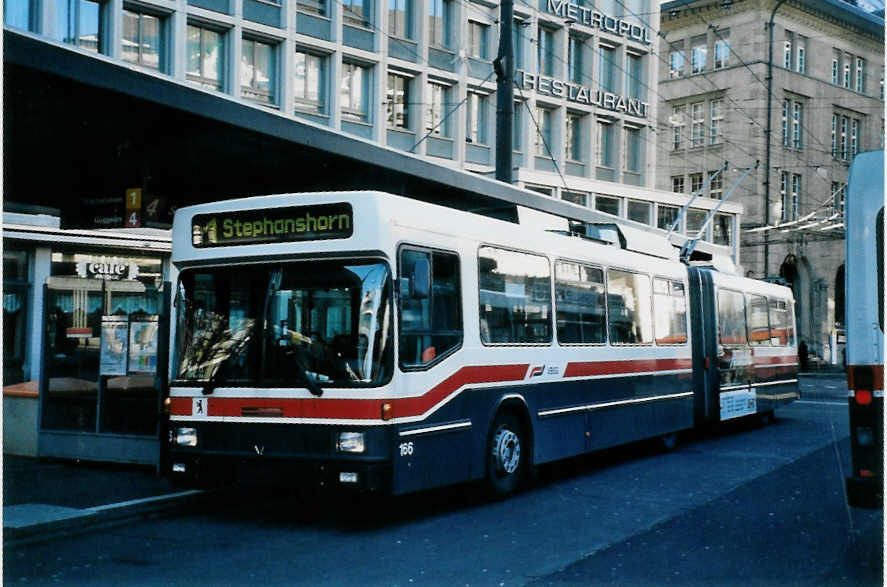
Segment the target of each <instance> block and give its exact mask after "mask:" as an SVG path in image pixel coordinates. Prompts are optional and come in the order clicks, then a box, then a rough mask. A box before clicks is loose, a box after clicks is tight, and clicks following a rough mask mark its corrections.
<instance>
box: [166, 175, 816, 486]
mask: <svg viewBox="0 0 887 587" xmlns="http://www.w3.org/2000/svg"><path fill="white" fill-rule="evenodd" d="M599 228H601V233H600V234H601V235H603V234H604V233H608V234H610V235H611V236H613V238H610V239H592V238H588V237H578V236H575V235H573V234H570V233H569V232H564V233H555V232H550V231H545V230H542V229H539V228H529V227H527V226H522V225H520V224H514V223H509V222H505V221H501V220H496V219H492V218H487V217H483V216H478V215H475V214H471V213H467V212H463V211H458V210H453V209H449V208H444V207H440V206H436V205H432V204H428V203H423V202H419V201H415V200H410V199H407V198H403V197H398V196H393V195H389V194H384V193H377V192H350V193H317V194H290V195H277V196H265V197H258V198H250V199H242V200H229V201H225V202H220V203H214V204H206V205H198V206H193V207H188V208H184V209H181V210H179V211H178V212H177V214H176V218H175V225H174V228H173V239H174V241H173V262H174V264H175V266H176V267H177V269H178V270H179V272H180V273H179V280H178V285H177V293H176V298H175V310H174V311H175V317H174V328H175V332H174V335H173V338H174V342H173V357H172V363H173V369H172V374H171V375H172V379H171V384H170V389H169V399H168V403H167V405H168V410H169V452H168V457H169V460H168V463H169V467H170V468H171V472H172V474H173V476H174V478H176V479H178V480H179V481H181V482H183V483H184V484H187V483H203V482H212V481H213V480H215V478H217V477H220V476H223V475H227V474H229V473H231V472H237V473H238V474H239V475H241V476H247V477H249V478H252V477H253V476H256V475H258V474H260V473H261V472H263V471H271V472H272V474H273V475H274V476H275V477H276V478H282V479H291V480H292V481H293V482H294V483H298V482H302V483H307V482H309V480H310V481H311V482H312V483H315V482H316V483H319V484H324V485H325V486H327V487H329V486H342V487H354V488H359V489H362V490H369V491H380V492H388V493H392V494H403V493H407V492H412V491H418V490H423V489H428V488H432V487H437V486H442V485H447V484H453V483H459V482H465V481H471V480H485V482H486V483H487V484H488V486H489V489H490V490H492V491H493V492H494V493H496V494H500V495H503V494H507V493H509V492H511V491H512V490H513V489H514V488H515V487H516V486H517V484H518V482H519V480H520V479H521V478H522V477H523V476H524V475H525V474H526V473H527V472H528V471H529V470H530V468H531V467H533V466H535V465H538V464H541V463H545V462H549V461H553V460H556V459H563V458H566V457H570V456H574V455H578V454H580V453H584V452H589V451H595V450H599V449H604V448H607V447H611V446H615V445H618V444H624V443H628V442H633V441H637V440H641V439H645V438H655V437H660V438H662V439H663V440H664V441H665V444H666V446H668V445H670V444H673V443H674V440H675V435H676V434H677V433H678V432H679V431H681V430H685V429H688V428H692V427H693V426H703V425H706V424H712V423H717V422H720V421H723V420H728V419H733V418H740V417H755V418H761V419H764V420H766V419H768V418H769V417H770V416H772V414H773V410H774V409H775V408H777V407H779V406H781V405H783V404H786V403H788V402H790V401H791V400H793V399H795V398H796V397H797V396H798V390H797V382H798V380H797V350H796V344H795V334H794V312H793V304H794V303H793V300H792V295H791V291H790V290H788V289H787V288H785V287H782V286H779V285H775V284H769V283H763V282H759V281H754V280H751V279H745V278H743V277H739V276H736V275H730V274H728V273H724V272H719V271H717V270H715V269H713V268H711V267H701V266H699V267H697V266H687V265H685V264H683V263H681V262H680V261H679V260H678V258H677V254H676V251H675V249H674V248H673V247H672V246H670V245H668V244H667V243H666V241H665V239H662V238H658V237H657V238H652V237H650V236H649V235H646V234H635V233H633V232H632V231H630V230H629V229H627V228H620V227H618V226H616V225H605V226H604V227H599ZM629 233H631V234H629Z"/></svg>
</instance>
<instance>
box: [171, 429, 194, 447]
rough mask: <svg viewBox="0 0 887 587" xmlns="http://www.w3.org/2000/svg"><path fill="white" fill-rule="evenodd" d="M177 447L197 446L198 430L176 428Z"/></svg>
mask: <svg viewBox="0 0 887 587" xmlns="http://www.w3.org/2000/svg"><path fill="white" fill-rule="evenodd" d="M175 444H176V446H197V429H196V428H176V433H175Z"/></svg>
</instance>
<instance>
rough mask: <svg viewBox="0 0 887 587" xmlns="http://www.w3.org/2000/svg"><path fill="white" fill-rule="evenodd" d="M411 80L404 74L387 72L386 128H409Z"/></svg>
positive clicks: (410, 125) (410, 126)
mask: <svg viewBox="0 0 887 587" xmlns="http://www.w3.org/2000/svg"><path fill="white" fill-rule="evenodd" d="M412 81H413V80H412V79H411V78H410V77H408V76H406V75H399V74H396V73H389V74H388V91H387V100H386V105H387V106H386V111H387V116H388V128H398V129H401V130H410V128H412V124H411V123H410V104H411V101H410V86H411V85H412V83H411V82H412Z"/></svg>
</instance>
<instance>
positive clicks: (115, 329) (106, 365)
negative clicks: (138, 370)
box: [99, 316, 129, 375]
mask: <svg viewBox="0 0 887 587" xmlns="http://www.w3.org/2000/svg"><path fill="white" fill-rule="evenodd" d="M128 343H129V321H128V320H127V319H125V318H124V319H122V320H121V319H120V318H118V317H116V316H111V317H104V318H102V342H101V344H102V346H101V358H100V365H99V371H100V373H101V374H102V375H126V357H127V350H128Z"/></svg>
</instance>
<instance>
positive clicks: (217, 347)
mask: <svg viewBox="0 0 887 587" xmlns="http://www.w3.org/2000/svg"><path fill="white" fill-rule="evenodd" d="M232 273H236V275H232ZM244 284H249V285H244ZM389 307H390V277H389V272H388V267H387V266H386V265H385V264H382V263H369V262H357V263H346V262H330V261H328V262H306V263H291V264H285V265H277V266H259V267H253V268H251V269H249V270H243V269H238V270H237V271H236V272H232V271H231V270H230V269H229V270H225V269H213V270H201V271H186V272H183V274H182V279H181V288H180V292H179V296H178V297H177V301H176V308H177V311H178V312H179V316H178V317H179V326H178V329H179V330H178V332H179V335H178V337H177V339H178V340H177V345H176V347H177V351H178V352H177V356H178V357H179V361H178V367H177V370H176V373H177V378H178V379H179V380H188V381H210V380H212V381H214V382H215V383H217V384H219V385H223V384H224V383H223V382H225V381H238V382H239V384H241V385H243V384H249V385H267V386H278V387H297V386H303V385H305V378H306V377H308V378H310V385H311V386H312V387H316V386H317V385H319V386H321V387H326V386H333V387H342V386H346V387H347V386H366V385H379V384H380V383H381V382H382V381H384V380H385V379H386V378H387V377H388V375H389V373H390V366H389V365H390V363H391V362H392V359H391V357H390V356H389V355H390V346H391V345H390V344H389V330H390V310H389Z"/></svg>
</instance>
